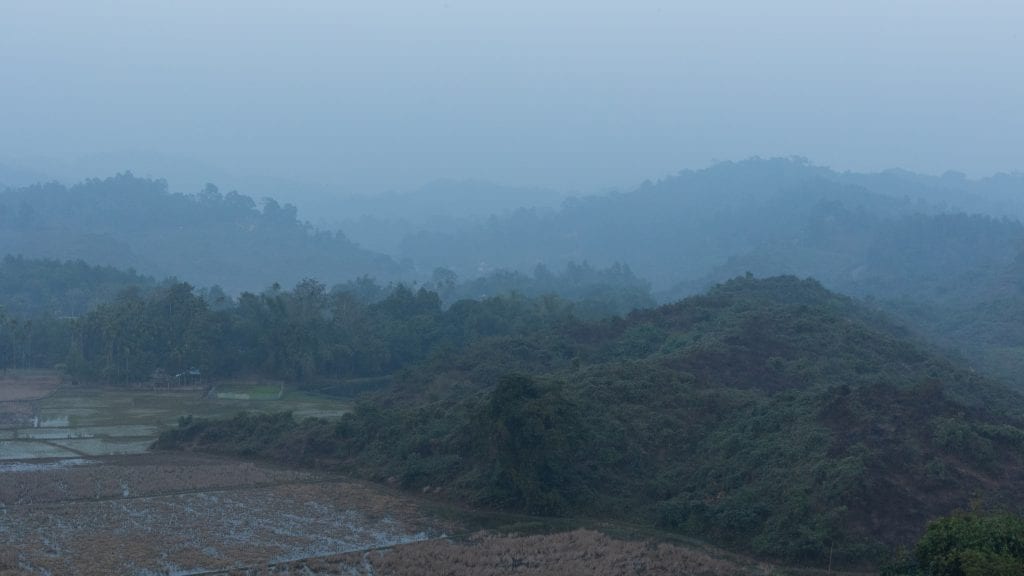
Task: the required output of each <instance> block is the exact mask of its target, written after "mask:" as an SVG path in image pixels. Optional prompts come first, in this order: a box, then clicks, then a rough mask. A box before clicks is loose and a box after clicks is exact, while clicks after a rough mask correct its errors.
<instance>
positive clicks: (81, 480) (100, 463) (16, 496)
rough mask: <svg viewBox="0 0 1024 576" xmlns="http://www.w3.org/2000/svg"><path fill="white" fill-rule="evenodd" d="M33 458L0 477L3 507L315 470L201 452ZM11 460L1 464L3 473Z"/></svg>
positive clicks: (282, 477) (259, 482) (232, 483)
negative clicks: (66, 460)
mask: <svg viewBox="0 0 1024 576" xmlns="http://www.w3.org/2000/svg"><path fill="white" fill-rule="evenodd" d="M59 462H60V461H56V462H46V461H33V462H32V463H28V464H27V465H23V468H27V469H23V470H20V471H18V472H16V473H11V474H9V475H7V476H6V477H7V478H9V479H10V481H4V482H0V504H3V505H5V506H13V505H27V504H42V503H55V502H71V501H76V500H100V499H110V498H122V497H125V495H126V494H127V497H143V496H158V495H163V494H177V493H182V492H193V491H201V490H207V491H208V490H220V489H227V488H246V487H256V486H267V485H275V484H282V483H286V482H300V481H310V480H313V479H314V478H315V476H314V475H312V474H310V473H307V472H295V471H289V470H283V469H274V468H269V467H265V466H258V465H256V464H253V463H251V462H245V461H239V460H233V459H226V458H214V457H210V456H199V455H185V454H174V455H164V454H160V455H140V456H133V457H116V456H115V457H101V458H90V459H89V460H86V461H83V462H84V464H82V465H75V466H66V467H58V466H57V464H59ZM8 466H10V467H14V466H16V465H15V464H14V463H9V464H8V465H7V466H4V465H0V478H4V477H5V475H4V474H3V471H4V469H5V468H6V467H8Z"/></svg>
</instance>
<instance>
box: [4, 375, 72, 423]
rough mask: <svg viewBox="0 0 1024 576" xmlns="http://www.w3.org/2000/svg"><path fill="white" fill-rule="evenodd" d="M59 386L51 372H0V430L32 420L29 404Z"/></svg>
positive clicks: (57, 379) (57, 377) (55, 376)
mask: <svg viewBox="0 0 1024 576" xmlns="http://www.w3.org/2000/svg"><path fill="white" fill-rule="evenodd" d="M59 385H60V374H59V373H57V372H53V371H52V370H4V371H0V428H17V427H20V426H25V425H27V424H28V423H29V422H31V420H32V405H31V402H33V401H35V400H39V399H40V398H45V397H46V396H49V395H50V394H52V393H53V391H54V390H56V389H57V386H59Z"/></svg>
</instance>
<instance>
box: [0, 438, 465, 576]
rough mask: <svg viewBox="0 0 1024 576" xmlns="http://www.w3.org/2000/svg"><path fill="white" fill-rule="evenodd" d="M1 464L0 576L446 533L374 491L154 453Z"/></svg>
mask: <svg viewBox="0 0 1024 576" xmlns="http://www.w3.org/2000/svg"><path fill="white" fill-rule="evenodd" d="M59 462H60V461H53V462H43V463H41V462H39V461H34V462H31V463H26V464H22V465H20V466H19V465H15V464H7V465H5V467H2V468H0V573H3V571H4V570H5V569H6V570H7V571H9V572H10V573H26V574H189V573H200V572H206V571H223V570H230V569H233V568H240V567H244V566H252V565H264V566H265V565H267V563H269V562H286V561H291V560H297V559H301V558H309V557H313V556H324V555H331V554H339V553H344V552H348V551H355V550H367V549H372V548H378V547H382V546H393V545H396V544H402V543H408V542H414V541H418V540H424V539H427V538H432V537H439V536H440V535H442V534H443V533H444V531H445V529H446V526H443V525H441V524H439V523H436V522H432V521H430V520H429V519H427V518H425V517H424V516H423V515H422V514H421V513H420V512H419V509H418V507H417V506H416V505H415V504H414V503H411V502H410V501H408V500H404V499H399V498H397V497H394V496H391V495H388V494H385V493H383V492H382V491H380V490H377V489H374V488H372V487H367V486H364V485H361V484H357V483H352V482H345V481H340V480H336V479H325V478H317V477H315V476H313V475H310V474H305V473H300V472H291V471H287V470H278V469H273V468H270V467H263V466H260V465H256V464H252V463H249V462H241V461H230V460H227V461H225V460H218V459H215V458H210V457H202V456H193V455H181V454H153V455H146V456H132V457H120V458H100V459H88V460H76V461H73V462H72V463H70V464H68V465H61V464H59Z"/></svg>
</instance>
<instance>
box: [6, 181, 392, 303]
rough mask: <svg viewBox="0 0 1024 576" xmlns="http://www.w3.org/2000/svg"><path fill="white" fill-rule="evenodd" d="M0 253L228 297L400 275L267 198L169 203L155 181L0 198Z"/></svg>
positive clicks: (43, 189) (9, 193)
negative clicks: (188, 285) (176, 280)
mask: <svg viewBox="0 0 1024 576" xmlns="http://www.w3.org/2000/svg"><path fill="white" fill-rule="evenodd" d="M0 252H3V253H4V254H9V255H23V256H25V257H31V258H47V259H54V260H62V261H63V260H84V261H85V262H88V263H90V264H93V265H105V266H116V267H119V268H134V269H136V270H138V271H140V272H142V273H145V274H147V275H151V276H155V277H159V278H162V277H166V276H178V277H180V278H182V279H184V280H188V281H189V282H192V283H193V284H197V285H205V286H212V285H219V286H221V287H223V288H224V289H226V290H229V291H232V292H239V291H242V290H260V289H263V288H265V287H267V286H269V285H270V284H272V283H274V282H281V283H283V284H284V285H293V284H295V283H296V282H298V281H300V280H302V279H303V278H306V277H317V278H320V279H322V280H323V281H325V282H329V283H334V282H341V281H345V280H350V279H353V278H357V277H359V276H363V275H370V276H374V277H376V278H379V279H381V280H385V281H386V280H390V279H393V278H397V277H399V276H400V275H401V274H402V273H403V271H404V270H403V267H402V266H400V265H399V264H397V263H396V262H395V261H394V260H392V259H391V258H390V257H388V256H385V255H382V254H378V253H374V252H370V251H367V250H364V249H362V248H360V247H359V246H357V245H356V244H354V243H353V242H351V241H349V240H348V239H347V238H346V237H345V236H344V235H343V234H341V233H340V232H324V231H317V230H315V229H313V228H312V227H311V226H310V225H308V224H306V223H304V222H301V221H300V220H298V218H297V210H296V208H295V207H294V206H291V205H289V204H284V205H282V204H279V203H278V202H276V201H275V200H273V199H269V198H268V199H264V200H263V204H262V206H261V207H258V206H257V203H256V202H255V201H254V200H253V199H252V198H250V197H248V196H245V195H242V194H238V193H237V192H229V193H227V194H222V193H221V192H220V191H218V190H217V189H216V187H214V186H208V187H207V188H206V189H205V190H203V191H202V192H201V193H199V194H195V195H183V194H171V193H169V192H168V190H167V185H166V183H165V182H164V181H161V180H150V179H144V178H137V177H135V176H132V175H131V174H120V175H118V176H114V177H112V178H106V179H103V180H98V179H95V180H88V181H86V182H83V183H81V184H77V185H75V186H71V187H65V186H63V185H60V184H40V185H34V186H29V187H24V188H14V189H8V190H6V191H5V192H3V193H0Z"/></svg>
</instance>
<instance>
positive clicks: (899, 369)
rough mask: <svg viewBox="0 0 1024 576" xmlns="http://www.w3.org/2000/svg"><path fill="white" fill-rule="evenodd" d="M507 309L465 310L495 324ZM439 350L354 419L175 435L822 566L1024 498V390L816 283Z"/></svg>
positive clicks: (173, 435)
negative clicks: (960, 512) (954, 515)
mask: <svg viewBox="0 0 1024 576" xmlns="http://www.w3.org/2000/svg"><path fill="white" fill-rule="evenodd" d="M498 301H500V299H496V300H493V301H490V302H491V303H490V304H488V303H472V304H469V305H467V306H464V307H460V306H459V304H456V305H454V306H452V308H451V309H450V310H448V311H446V312H445V314H455V315H459V314H462V315H464V316H466V317H464V318H462V319H461V320H458V321H457V320H453V319H451V318H450V317H449V321H451V322H453V323H455V324H458V323H459V322H461V324H459V325H461V326H463V327H465V326H466V325H468V324H471V323H473V322H475V323H477V324H481V323H484V322H485V321H486V319H487V318H488V313H487V310H486V309H485V307H486V306H495V305H496V304H494V302H498ZM514 315H515V314H514V313H512V312H510V313H507V314H506V315H505V316H504V317H502V318H501V321H502V322H505V323H507V324H514V321H513V320H514V318H510V316H513V317H514ZM490 317H491V318H497V317H498V316H497V315H496V314H493V313H492V314H490ZM431 333H432V334H438V335H443V333H444V331H443V330H439V331H435V332H431ZM438 337H439V338H440V337H441V336H438ZM431 350H432V352H431V353H430V354H429V355H427V356H426V357H425V359H423V360H421V361H417V362H415V363H413V364H410V365H408V366H405V367H403V368H402V369H400V370H398V371H396V372H395V373H394V378H393V380H392V382H393V383H391V384H390V385H389V386H388V387H387V388H385V389H383V390H379V391H377V392H375V393H373V394H370V395H367V396H364V397H363V398H362V400H361V401H360V403H359V404H358V408H357V409H356V411H355V412H354V414H351V415H348V416H346V417H345V418H344V419H343V420H341V421H340V422H334V423H332V422H327V421H321V420H306V421H302V422H298V421H295V420H294V419H292V418H291V416H290V415H287V414H282V415H276V416H253V415H239V416H238V417H237V418H235V419H233V420H229V421H200V420H185V421H183V422H182V426H181V427H180V428H179V429H177V430H174V431H171V432H169V433H167V434H165V435H164V436H163V437H162V438H161V440H160V441H159V442H158V446H160V447H163V448H172V447H173V448H188V449H198V450H206V451H214V452H227V453H242V454H247V455H259V456H263V457H267V458H271V459H276V460H280V461H288V462H292V463H298V464H304V465H315V466H324V467H332V468H338V469H341V470H345V471H348V472H350V473H354V474H356V475H360V476H364V477H368V478H372V479H375V480H379V481H391V482H395V483H398V484H400V485H401V486H403V487H405V488H407V489H415V490H417V491H422V490H426V489H427V487H430V489H431V490H432V491H435V492H436V491H440V493H441V494H443V495H445V496H447V497H449V498H451V499H453V500H455V501H458V502H469V503H472V504H474V505H480V506H485V507H490V508H494V509H499V510H506V511H519V512H526V513H531V514H540V515H556V516H557V515H563V516H572V517H588V518H597V519H614V520H620V521H627V522H632V523H639V524H643V525H648V526H651V527H655V528H659V529H663V530H668V531H674V532H678V533H682V534H686V535H692V536H696V537H700V538H703V539H708V540H711V541H713V542H716V543H719V544H723V545H727V546H729V547H731V548H734V549H739V550H744V551H748V552H751V553H754V554H756V555H759V556H762V557H768V558H777V559H782V560H786V561H793V562H799V563H808V564H816V565H817V564H819V563H820V562H821V561H822V560H823V559H824V558H826V557H828V555H829V554H830V552H831V554H832V555H833V556H834V558H835V560H836V562H837V563H841V564H846V565H851V566H857V565H860V566H863V565H877V563H878V561H879V559H880V558H881V557H882V556H883V555H884V554H886V553H887V551H889V550H892V549H893V548H894V547H896V546H900V545H910V544H911V543H912V542H913V541H914V540H915V539H916V538H917V537H918V536H920V534H921V533H922V532H923V530H924V527H925V525H926V523H927V522H928V521H929V520H931V519H934V518H936V517H939V516H942V515H944V514H948V513H949V512H951V511H953V510H955V509H962V508H966V507H968V506H970V505H972V501H974V500H975V499H976V498H978V497H979V496H980V495H981V494H984V495H985V496H984V497H985V498H986V499H987V500H986V501H985V502H984V504H985V505H990V506H993V507H1011V508H1012V507H1014V506H1016V502H1019V501H1020V499H1021V497H1022V496H1024V477H1022V476H1021V474H1020V472H1021V470H1022V467H1024V418H1022V417H1021V415H1022V414H1024V410H1022V408H1024V399H1022V398H1021V397H1020V396H1019V395H1018V394H1017V393H1015V392H1012V391H1010V390H1009V389H1007V388H1004V387H1003V386H1002V385H999V384H996V383H993V382H991V381H989V380H987V379H985V378H983V377H981V376H979V375H976V374H975V373H973V372H972V371H970V370H967V369H964V368H962V367H960V366H959V365H958V364H956V363H955V362H953V361H951V360H947V359H945V358H944V357H942V356H939V355H937V354H935V353H933V352H932V351H931V350H930V349H929V348H928V347H927V345H925V344H923V343H921V342H919V341H916V340H915V339H914V338H913V337H912V336H911V335H910V333H908V332H907V331H905V330H904V329H902V328H900V327H899V326H898V325H896V324H895V323H893V322H892V321H890V320H888V319H887V318H886V317H885V316H884V315H883V314H881V313H879V312H877V311H875V310H871V309H868V308H866V307H865V306H864V305H862V304H860V303H858V302H856V301H854V300H851V299H849V298H846V297H843V296H839V295H836V294H834V293H831V292H829V291H827V290H826V289H824V288H823V287H822V286H821V285H820V284H818V283H817V282H815V281H813V280H800V279H797V278H795V277H774V278H767V279H755V278H753V277H750V276H747V277H739V278H736V279H733V280H730V281H728V282H725V283H723V284H720V285H718V286H716V287H714V288H713V289H711V290H710V291H709V292H707V293H706V294H704V295H701V296H695V297H690V298H687V299H685V300H683V301H681V302H678V303H675V304H671V305H666V306H661V307H659V308H655V309H651V310H646V311H641V312H634V313H633V314H630V315H629V316H628V317H626V318H618V317H616V318H611V319H607V320H601V321H583V320H579V319H576V318H575V317H573V316H572V315H571V314H552V315H549V316H546V317H545V320H544V321H543V322H533V323H532V324H530V327H529V328H528V329H523V328H519V329H516V330H508V331H505V332H500V331H498V332H494V331H492V332H491V333H490V335H481V336H480V337H478V338H475V339H470V340H469V341H467V342H465V343H464V345H461V346H457V347H453V346H444V345H437V346H434V347H433V348H431Z"/></svg>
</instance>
